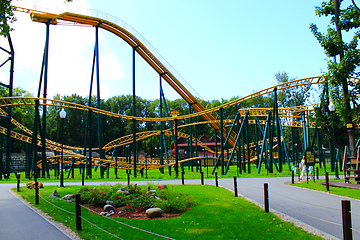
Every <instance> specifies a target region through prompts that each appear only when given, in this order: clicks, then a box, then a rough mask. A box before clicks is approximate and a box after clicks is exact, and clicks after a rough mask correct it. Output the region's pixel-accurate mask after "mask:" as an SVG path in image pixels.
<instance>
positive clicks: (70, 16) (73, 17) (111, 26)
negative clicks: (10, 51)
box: [0, 7, 359, 161]
mask: <svg viewBox="0 0 360 240" xmlns="http://www.w3.org/2000/svg"><path fill="white" fill-rule="evenodd" d="M17 11H21V12H26V13H30V15H31V18H32V20H33V21H36V22H42V23H46V22H50V23H51V24H57V23H58V21H66V22H72V23H74V25H78V24H79V25H90V26H97V27H100V28H102V29H105V30H107V31H109V32H111V33H113V34H115V35H116V36H118V37H120V38H121V39H123V40H124V41H125V42H127V43H128V44H129V45H130V46H131V47H133V48H134V49H135V50H136V51H137V53H138V54H139V55H140V56H141V57H142V58H143V59H144V60H145V61H146V62H147V63H148V64H149V65H150V66H151V67H152V68H153V69H154V70H155V71H156V72H157V73H158V74H160V75H162V77H163V78H164V79H165V80H166V81H167V82H168V84H169V85H170V86H171V87H172V88H173V89H174V90H175V91H177V92H178V93H179V95H180V96H181V97H182V98H183V99H184V100H186V101H187V102H188V103H189V104H191V106H192V107H193V108H194V109H195V110H196V111H197V113H193V114H189V115H183V116H177V117H176V118H177V119H187V118H191V117H196V116H201V117H203V118H204V119H205V120H206V121H208V123H209V124H210V125H211V126H212V127H213V128H214V129H217V130H218V129H219V128H220V124H219V121H217V119H218V115H217V111H218V110H220V109H221V108H227V107H230V106H234V105H236V104H239V103H241V102H244V101H246V100H249V99H252V98H255V97H258V96H261V95H265V94H269V93H272V92H274V90H275V89H276V90H283V89H287V88H292V87H298V86H304V85H311V84H319V83H321V82H323V81H324V79H323V77H321V76H318V77H311V78H304V79H298V80H294V81H290V82H286V83H282V84H278V85H276V86H273V87H269V88H266V89H264V90H261V91H258V92H255V93H253V94H250V95H247V96H245V97H241V98H239V99H236V100H233V101H230V102H228V103H226V104H223V105H220V106H217V107H214V108H209V109H207V107H205V106H206V105H207V103H206V102H205V101H202V100H200V98H199V97H195V96H194V94H192V93H191V92H190V91H189V90H188V89H186V88H185V86H184V85H183V83H184V80H183V79H182V77H181V76H180V75H179V74H178V73H177V72H176V71H175V70H174V69H172V68H171V66H170V67H169V64H168V63H167V62H166V61H165V60H164V59H163V58H162V57H161V55H159V54H158V53H157V52H156V50H155V49H153V47H152V46H151V45H150V44H148V42H147V41H146V40H145V39H144V38H143V37H142V36H141V35H140V34H137V36H136V34H134V32H135V33H137V32H136V31H134V29H132V28H131V27H130V26H128V25H127V24H125V23H124V22H122V21H121V22H120V23H121V24H120V25H121V26H120V25H119V24H118V23H117V22H118V21H115V23H114V22H111V21H108V20H105V19H102V18H99V17H92V16H87V15H80V14H75V13H70V12H65V13H61V14H53V13H49V12H43V11H37V10H34V9H26V8H19V7H18V8H17ZM129 27H130V28H129ZM139 36H140V37H139ZM140 39H141V40H140ZM160 60H161V61H160ZM181 80H183V81H181ZM350 81H354V82H358V81H359V79H358V78H352V79H350ZM39 100H42V103H40V105H50V106H57V107H68V108H75V109H79V110H83V111H92V112H94V113H100V114H105V115H108V116H112V117H117V118H124V119H135V120H137V121H172V120H173V119H174V118H173V117H167V118H140V117H132V116H125V115H120V114H115V113H112V112H108V111H104V110H100V109H96V108H91V107H87V106H83V105H79V104H74V103H68V102H64V101H57V100H50V99H41V98H25V97H18V98H16V97H14V98H0V107H5V106H9V105H12V106H16V105H29V104H32V105H33V104H35V101H39ZM204 105H205V106H204ZM240 111H243V110H240ZM261 111H266V110H259V111H258V114H263V113H260V112H261ZM295 111H296V110H294V112H295ZM253 112H254V111H253ZM290 115H291V114H290ZM286 117H290V116H289V115H288V116H286ZM292 117H297V115H296V114H295V116H294V115H293V116H292ZM14 124H16V123H15V122H14ZM22 130H24V129H22ZM24 131H25V130H24ZM25 132H26V131H25ZM155 132H156V131H154V132H153V133H147V134H145V133H139V134H138V135H137V136H138V139H139V140H140V139H141V138H142V137H141V136H143V138H145V135H147V136H151V135H155ZM167 133H171V130H167ZM28 134H29V132H28ZM184 137H185V135H184ZM124 138H126V137H124ZM234 139H235V135H234V134H232V137H231V138H230V139H229V143H230V145H233V144H234ZM114 141H115V142H116V140H114ZM114 141H113V142H114ZM195 141H197V140H195ZM115 142H114V144H113V146H116V144H115ZM118 143H119V142H118ZM47 144H49V146H50V145H51V146H52V147H53V148H57V147H58V144H57V143H54V142H51V141H47ZM109 144H110V143H109ZM109 144H108V145H106V147H109V146H110V145H109ZM102 161H104V160H102Z"/></svg>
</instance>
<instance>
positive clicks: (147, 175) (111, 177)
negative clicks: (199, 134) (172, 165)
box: [0, 164, 334, 184]
mask: <svg viewBox="0 0 360 240" xmlns="http://www.w3.org/2000/svg"><path fill="white" fill-rule="evenodd" d="M326 169H327V170H328V171H329V170H330V165H329V164H327V168H326ZM184 171H185V175H184V178H185V179H200V177H201V175H200V168H198V171H196V167H195V166H194V167H193V169H191V168H189V167H188V166H185V167H184ZM201 171H202V172H203V173H204V178H205V179H206V178H210V179H211V178H212V179H213V178H215V174H214V175H212V174H211V173H212V171H213V167H212V166H211V167H210V166H209V167H201ZM215 172H217V174H218V177H219V178H232V177H233V176H237V177H238V178H255V177H287V176H291V171H290V170H289V167H288V165H287V164H286V165H283V171H282V172H281V173H279V172H278V171H277V170H276V168H275V167H274V172H273V173H269V172H268V171H267V170H266V169H265V167H264V165H262V168H261V171H260V173H259V174H258V173H257V167H256V166H255V164H251V165H250V173H248V171H246V172H244V171H242V173H241V174H240V173H239V171H238V169H237V168H236V166H230V168H229V171H228V173H227V174H226V175H221V168H220V167H219V168H218V169H216V171H215ZM68 173H69V170H66V171H64V181H65V184H66V182H67V181H69V182H81V180H82V175H81V173H80V169H75V170H74V177H72V174H71V173H70V174H68ZM20 174H21V179H22V181H27V180H26V179H25V174H24V173H23V172H22V173H20ZM319 174H320V175H324V174H325V168H319ZM333 174H334V173H333V172H329V175H333ZM68 175H69V177H68ZM135 179H136V181H148V180H149V181H150V180H175V179H178V180H179V179H181V168H179V176H178V177H176V174H175V171H174V169H171V175H170V174H169V171H168V168H165V169H164V173H160V171H159V170H158V169H154V170H148V171H147V172H146V171H143V173H141V172H138V173H137V177H136V178H135V177H134V172H133V171H132V172H131V175H130V180H131V181H132V180H135ZM16 181H17V180H16V177H15V174H11V175H10V178H9V179H3V180H1V181H0V183H14V182H16ZM39 181H41V182H59V177H55V176H54V171H53V170H51V171H50V178H47V177H45V178H40V179H39ZM104 181H108V182H110V181H127V173H126V171H125V170H122V169H119V170H118V172H117V177H116V175H115V170H114V169H109V173H107V172H105V174H104V178H101V177H100V169H97V170H96V171H95V170H93V176H92V178H91V179H90V178H87V179H85V182H104Z"/></svg>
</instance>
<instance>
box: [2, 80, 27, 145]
mask: <svg viewBox="0 0 360 240" xmlns="http://www.w3.org/2000/svg"><path fill="white" fill-rule="evenodd" d="M8 96H9V91H8V89H7V88H4V87H0V97H8ZM13 96H14V97H32V95H31V94H30V93H29V92H27V91H25V90H23V89H21V88H14V89H13ZM3 110H4V111H5V112H7V108H3ZM12 117H13V119H15V120H16V121H18V122H19V123H21V124H22V125H24V126H25V127H27V128H28V129H32V126H33V123H34V122H33V121H34V106H32V105H23V106H13V107H12ZM0 125H1V126H2V127H5V128H7V121H6V118H4V117H1V118H0ZM12 130H13V131H15V132H18V133H21V134H24V135H27V134H25V133H24V132H23V131H22V129H20V128H18V127H16V126H14V125H13V126H12ZM19 143H20V142H19V141H12V145H13V148H12V150H13V151H14V152H20V151H23V150H24V144H23V143H22V142H21V144H19Z"/></svg>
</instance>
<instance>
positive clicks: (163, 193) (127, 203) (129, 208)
mask: <svg viewBox="0 0 360 240" xmlns="http://www.w3.org/2000/svg"><path fill="white" fill-rule="evenodd" d="M79 193H80V194H81V201H82V203H83V204H87V205H89V206H92V208H93V209H97V210H95V211H101V209H102V207H104V205H106V204H109V203H110V204H111V205H112V206H113V207H114V209H115V214H113V215H112V216H121V215H122V217H126V216H129V215H134V214H133V213H143V214H145V211H146V210H147V209H149V208H154V207H156V208H161V209H162V211H163V213H164V214H165V216H166V214H170V213H173V214H178V213H182V212H184V211H186V210H187V209H188V208H189V207H191V206H194V205H195V203H194V202H193V201H192V200H191V199H190V198H189V197H188V195H186V194H183V193H179V192H177V191H175V190H174V189H173V188H172V187H171V186H170V187H167V186H165V185H160V186H155V185H148V186H138V185H136V184H135V185H127V186H124V185H121V184H117V185H113V186H109V185H101V186H97V187H90V188H88V187H84V188H82V189H81V190H80V192H79ZM139 216H141V215H139ZM141 218H143V217H141Z"/></svg>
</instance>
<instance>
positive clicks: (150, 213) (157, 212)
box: [146, 208, 163, 218]
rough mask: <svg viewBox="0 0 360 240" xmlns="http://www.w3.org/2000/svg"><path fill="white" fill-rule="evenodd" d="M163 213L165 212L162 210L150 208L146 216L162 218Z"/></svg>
mask: <svg viewBox="0 0 360 240" xmlns="http://www.w3.org/2000/svg"><path fill="white" fill-rule="evenodd" d="M162 213H163V211H162V210H161V208H149V209H148V210H146V216H147V217H148V218H157V217H160V216H161V215H162Z"/></svg>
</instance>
